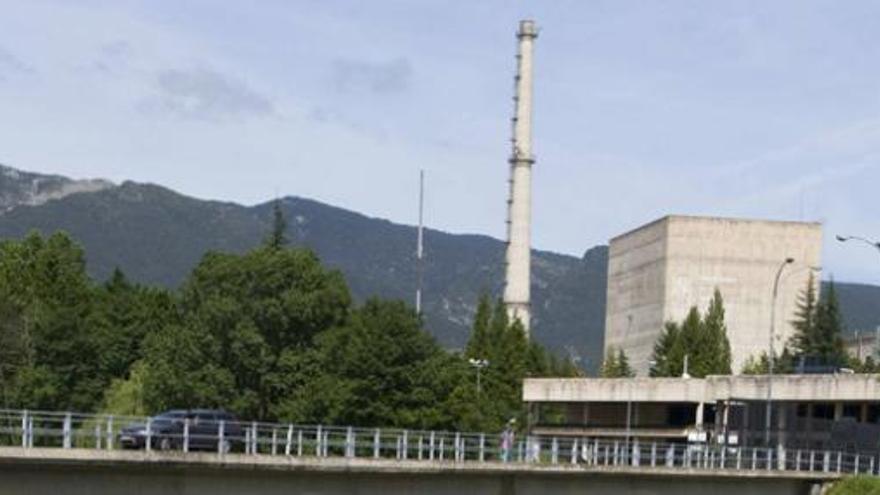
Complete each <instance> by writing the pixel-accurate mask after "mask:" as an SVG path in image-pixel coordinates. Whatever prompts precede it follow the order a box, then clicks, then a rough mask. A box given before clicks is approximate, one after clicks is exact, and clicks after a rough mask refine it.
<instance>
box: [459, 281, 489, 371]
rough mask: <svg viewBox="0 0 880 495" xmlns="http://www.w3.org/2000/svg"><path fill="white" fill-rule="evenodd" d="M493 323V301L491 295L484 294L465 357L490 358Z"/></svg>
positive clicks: (479, 303)
mask: <svg viewBox="0 0 880 495" xmlns="http://www.w3.org/2000/svg"><path fill="white" fill-rule="evenodd" d="M491 322H492V301H491V300H490V299H489V295H488V294H485V293H483V294H482V295H481V296H480V300H479V302H478V303H477V312H476V314H475V315H474V324H473V330H472V332H471V337H470V339H468V343H467V348H466V350H465V356H466V357H468V358H473V359H486V358H488V357H489V350H490V348H491V340H490V328H489V326H490V324H491Z"/></svg>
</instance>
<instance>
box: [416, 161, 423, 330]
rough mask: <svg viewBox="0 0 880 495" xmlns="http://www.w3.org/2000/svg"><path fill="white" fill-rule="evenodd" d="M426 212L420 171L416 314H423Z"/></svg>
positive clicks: (420, 172)
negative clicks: (423, 261)
mask: <svg viewBox="0 0 880 495" xmlns="http://www.w3.org/2000/svg"><path fill="white" fill-rule="evenodd" d="M424 211H425V171H424V170H419V235H418V241H417V243H416V263H417V266H416V272H417V277H418V280H417V282H416V314H419V315H420V314H422V278H423V273H424V267H423V263H422V260H423V259H424V256H425V249H424V244H425V243H424V230H425V228H424Z"/></svg>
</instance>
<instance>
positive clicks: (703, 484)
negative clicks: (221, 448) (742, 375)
mask: <svg viewBox="0 0 880 495" xmlns="http://www.w3.org/2000/svg"><path fill="white" fill-rule="evenodd" d="M838 476H839V475H837V474H836V473H821V472H792V471H766V470H754V471H752V470H722V469H698V468H693V469H682V468H681V467H675V468H667V467H644V466H642V467H633V466H595V465H593V466H588V465H583V464H564V463H560V464H552V465H544V464H533V465H529V464H516V463H508V464H506V463H501V462H485V463H470V462H453V461H429V462H426V461H424V460H422V461H417V460H395V459H364V458H339V457H327V458H322V457H295V456H269V455H243V454H225V455H218V454H216V453H192V452H191V453H183V452H158V451H151V452H144V451H121V450H95V449H57V448H20V447H0V495H5V494H7V493H8V494H12V493H16V494H17V493H27V494H34V495H43V494H46V495H49V494H52V495H57V494H70V495H80V494H82V495H86V494H89V495H103V494H118V493H125V494H135V495H154V494H155V495H158V494H163V495H207V494H210V495H225V494H238V493H249V494H257V495H263V494H266V495H275V494H282V493H284V494H290V493H309V494H315V495H324V494H327V495H336V494H342V493H346V494H348V493H355V494H369V495H372V494H377V495H397V494H403V493H424V494H429V495H433V494H438V495H441V494H442V495H445V494H469V493H475V494H476V493H479V494H499V495H502V494H503V495H513V494H517V495H531V494H561V495H567V494H575V493H578V494H583V493H589V494H590V495H605V494H609V495H610V494H623V495H625V494H629V493H632V494H636V493H638V494H640V495H648V494H681V495H690V494H704V493H707V492H709V491H711V492H712V493H713V495H728V494H730V495H734V494H735V495H741V494H742V493H749V494H758V495H761V494H765V493H766V494H774V495H776V494H792V495H795V494H797V495H805V494H809V493H813V492H814V491H816V489H817V488H816V487H817V486H821V485H822V484H823V483H826V482H828V481H830V480H833V479H835V478H837V477H838Z"/></svg>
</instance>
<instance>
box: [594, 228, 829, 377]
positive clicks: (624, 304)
mask: <svg viewBox="0 0 880 495" xmlns="http://www.w3.org/2000/svg"><path fill="white" fill-rule="evenodd" d="M821 248H822V226H821V224H818V223H806V222H778V221H765V220H741V219H727V218H714V217H690V216H667V217H664V218H661V219H659V220H656V221H654V222H651V223H649V224H647V225H644V226H642V227H639V228H637V229H635V230H633V231H630V232H628V233H625V234H623V235H620V236H618V237H615V238H614V239H612V240H611V242H610V246H609V260H608V289H607V296H608V302H607V309H606V316H605V350H606V353H607V351H608V349H609V348H614V349H623V350H624V351H625V352H626V354H627V356H628V357H629V359H630V363H631V365H632V367H633V369H634V370H635V371H636V373H638V374H639V375H646V374H647V373H648V370H649V369H650V366H651V364H650V361H651V355H652V352H653V348H654V344H655V343H656V341H657V339H658V337H659V336H660V334H661V333H662V330H663V325H664V324H665V322H667V321H676V322H680V321H681V320H682V319H684V317H685V316H686V315H687V313H688V311H689V310H690V308H691V307H692V306H697V307H698V308H699V309H700V311H701V312H704V311H705V309H706V308H707V306H708V304H709V301H710V300H711V298H712V296H713V293H714V291H715V289H716V288H717V289H718V290H720V291H721V294H722V296H723V298H724V307H725V309H726V322H727V331H728V333H727V337H728V339H729V340H730V345H731V351H732V363H731V365H732V369H733V372H734V373H738V372H739V371H740V370H741V369H742V366H743V364H744V363H745V361H746V360H747V359H748V358H749V357H750V356H757V355H758V354H760V353H761V352H766V351H767V350H768V348H769V345H770V325H771V312H772V308H773V302H774V298H773V286H774V280H775V278H776V273H777V272H778V270H779V269H780V266H782V265H783V264H785V260H786V259H787V258H793V259H794V262H793V263H791V264H786V266H785V268H783V271H782V275H781V276H780V278H779V286H778V295H777V297H776V300H775V315H774V316H775V318H773V319H774V320H775V336H776V339H775V343H774V346H775V349H776V352H781V350H782V347H783V346H784V345H785V343H786V342H787V341H788V339H789V337H790V336H791V334H792V331H793V328H792V326H791V320H792V319H793V318H794V312H795V310H796V307H797V297H798V294H799V293H800V291H802V290H803V289H804V288H805V287H806V285H807V281H808V279H809V276H810V273H811V271H815V270H816V269H817V268H818V267H819V266H820V264H821V263H820V259H821ZM816 284H817V290H818V277H816Z"/></svg>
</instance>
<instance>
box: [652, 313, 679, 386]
mask: <svg viewBox="0 0 880 495" xmlns="http://www.w3.org/2000/svg"><path fill="white" fill-rule="evenodd" d="M679 333H680V330H679V327H678V324H677V323H675V322H672V321H669V322H666V324H665V325H664V326H663V332H662V333H661V334H660V338H658V339H657V342H655V343H654V353H653V356H652V358H651V362H652V364H651V370H650V376H655V377H656V376H680V375H681V372H682V370H681V367H682V364H683V361H684V347H683V345H682V340H681V339H680V338H679Z"/></svg>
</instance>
